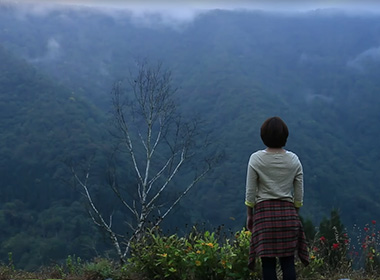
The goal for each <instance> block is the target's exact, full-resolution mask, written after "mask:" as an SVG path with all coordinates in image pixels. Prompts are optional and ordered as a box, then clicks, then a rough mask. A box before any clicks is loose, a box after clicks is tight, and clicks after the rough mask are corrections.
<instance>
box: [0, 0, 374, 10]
mask: <svg viewBox="0 0 380 280" xmlns="http://www.w3.org/2000/svg"><path fill="white" fill-rule="evenodd" d="M1 1H3V2H4V1H9V2H12V1H10V0H0V2H1ZM13 2H18V3H44V4H52V3H59V4H69V5H90V6H113V7H122V8H131V9H137V8H140V9H165V8H169V9H170V8H182V9H185V8H187V9H214V8H221V9H233V8H249V9H265V10H284V11H305V10H314V9H321V8H345V9H350V10H358V9H360V10H373V9H379V10H380V1H379V0H292V1H286V0H235V1H234V0H110V1H106V0H80V1H75V0H13Z"/></svg>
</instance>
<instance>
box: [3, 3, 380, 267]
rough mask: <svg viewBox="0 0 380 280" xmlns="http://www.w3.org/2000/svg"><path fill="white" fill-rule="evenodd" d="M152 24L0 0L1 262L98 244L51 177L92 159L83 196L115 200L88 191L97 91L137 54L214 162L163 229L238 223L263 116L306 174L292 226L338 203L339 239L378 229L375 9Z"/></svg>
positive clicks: (102, 142)
mask: <svg viewBox="0 0 380 280" xmlns="http://www.w3.org/2000/svg"><path fill="white" fill-rule="evenodd" d="M157 18H158V19H160V17H159V16H157ZM160 22H161V23H157V24H147V23H146V22H145V23H144V24H143V22H142V21H141V20H140V21H136V18H133V17H132V16H131V14H129V13H127V12H125V13H124V12H116V13H114V14H111V13H108V14H105V13H102V12H100V11H98V10H93V9H89V8H82V9H79V10H75V9H74V10H72V9H57V10H52V11H50V12H46V13H28V12H25V10H19V9H18V8H16V7H14V6H12V5H2V4H0V117H1V121H0V127H1V134H0V139H1V141H0V143H1V144H0V161H1V168H0V178H1V186H0V193H1V195H0V229H1V239H0V242H1V245H0V258H1V259H3V260H6V259H7V255H8V252H10V251H12V252H13V256H14V261H15V263H16V264H17V265H19V266H20V267H25V268H31V267H36V266H38V265H40V264H43V263H49V262H51V261H52V260H62V259H64V258H65V257H66V256H67V255H68V254H77V255H78V256H82V257H84V258H85V257H91V256H94V255H96V254H97V253H98V252H104V251H106V250H109V249H110V244H107V242H106V238H104V236H102V234H101V233H100V232H98V231H97V230H96V229H94V228H93V227H92V222H91V220H90V218H89V217H88V216H87V213H86V209H85V208H84V207H83V201H82V200H81V197H80V194H79V190H78V189H76V188H74V187H70V186H69V185H68V184H67V182H65V181H63V180H62V179H68V178H69V176H70V174H69V173H70V172H68V170H67V168H66V165H65V164H64V162H65V161H66V160H67V159H73V160H75V161H81V160H86V159H88V157H91V156H93V155H94V153H95V154H96V157H97V160H99V161H97V162H98V165H97V166H94V168H95V169H94V170H97V171H96V172H95V175H96V176H97V179H98V181H99V185H98V186H97V187H96V189H95V190H94V197H93V198H94V200H95V201H96V202H99V201H102V202H103V208H102V210H105V211H111V209H112V206H113V205H114V203H115V200H114V199H113V198H112V197H110V196H108V195H107V190H108V189H107V190H104V189H103V188H101V187H100V185H101V184H100V182H101V183H106V181H107V177H106V174H105V173H104V170H106V167H107V163H108V161H107V157H106V155H107V153H102V152H99V151H105V150H111V149H112V141H111V140H110V136H109V134H108V126H109V122H108V121H109V119H110V116H109V111H110V108H111V99H110V96H109V92H110V90H111V89H112V85H113V84H114V82H115V81H117V80H120V79H121V78H123V77H125V76H126V75H128V69H130V68H131V66H133V65H134V59H135V58H136V57H147V58H148V59H149V60H151V61H156V60H161V61H162V62H163V64H164V65H165V67H167V68H168V69H170V70H171V72H172V78H173V84H174V85H178V86H179V88H178V94H179V100H178V101H179V103H180V105H181V106H180V108H181V114H183V115H184V116H189V115H193V114H194V113H195V114H197V115H199V116H200V118H201V119H203V120H205V121H206V123H205V124H206V125H207V129H208V130H209V131H212V132H213V135H212V136H213V139H215V140H214V141H215V143H214V144H215V145H216V146H218V152H220V153H223V154H224V156H225V158H224V160H223V161H222V162H220V163H219V164H218V165H217V166H216V168H215V169H214V170H213V172H212V174H210V175H208V176H207V177H206V178H205V179H204V180H203V181H202V182H200V184H199V185H198V186H197V187H196V188H194V189H193V190H192V192H191V195H190V196H188V197H186V198H184V200H183V201H182V202H181V203H180V205H179V207H178V208H176V210H173V212H172V213H171V214H170V215H168V217H167V218H168V219H167V223H166V226H167V228H169V229H170V230H175V228H176V227H178V230H179V231H181V230H185V229H184V228H185V227H186V224H189V225H191V224H194V223H204V224H205V225H207V227H213V226H219V225H221V224H224V225H225V226H226V227H227V228H229V227H231V228H233V229H241V227H242V225H243V224H244V221H245V218H244V214H245V212H244V211H243V208H244V203H243V200H244V185H245V172H246V164H247V161H248V158H249V155H250V153H251V152H253V151H254V150H256V149H259V148H262V147H263V145H262V143H261V140H260V138H259V127H260V125H261V123H262V122H263V120H265V119H266V118H267V117H268V116H272V115H279V116H281V117H282V118H283V119H284V120H285V121H286V122H287V123H288V125H289V129H290V137H289V140H288V146H287V148H288V149H289V150H292V151H294V152H296V153H297V154H298V155H299V157H300V159H301V161H302V163H303V165H304V171H305V203H304V204H305V206H304V207H303V209H302V212H301V214H302V215H303V217H304V218H307V219H311V220H312V221H313V222H315V223H316V224H317V223H319V221H321V220H322V219H323V217H324V216H327V215H328V214H329V213H330V211H331V209H333V208H338V209H340V215H341V218H342V221H343V223H344V225H346V226H347V227H348V230H349V227H350V226H351V225H353V224H354V223H357V224H361V223H362V224H365V223H367V222H368V221H371V220H380V216H379V213H380V203H379V199H378V198H379V197H380V195H379V194H380V193H379V183H378V182H379V181H380V174H379V172H378V170H379V167H380V162H379V160H380V150H379V149H378V148H377V142H378V139H379V136H380V135H379V134H380V129H379V120H380V108H379V106H380V96H379V90H380V80H379V79H378V77H379V74H380V59H379V58H380V55H379V47H380V42H379V41H378V38H380V34H379V33H380V20H379V18H378V17H377V16H372V15H369V14H362V15H349V14H345V13H343V12H340V11H324V10H319V11H313V12H305V13H302V14H298V15H289V14H271V13H266V12H260V11H223V10H215V11H210V12H207V13H203V14H200V15H198V16H197V17H196V18H194V20H193V21H189V22H186V23H183V24H181V25H176V26H175V28H174V25H167V24H166V23H165V21H163V20H162V21H160ZM115 219H116V220H118V219H119V221H120V220H122V219H121V217H120V216H119V212H118V211H116V212H115ZM115 225H116V224H115ZM94 233H96V234H94Z"/></svg>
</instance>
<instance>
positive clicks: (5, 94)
mask: <svg viewBox="0 0 380 280" xmlns="http://www.w3.org/2000/svg"><path fill="white" fill-rule="evenodd" d="M0 61H1V63H0V119H1V122H0V131H1V133H0V143H1V145H0V166H1V168H0V178H1V185H0V203H1V204H0V205H1V206H0V227H1V239H0V242H1V246H0V247H1V248H0V255H1V258H2V259H6V258H7V257H6V256H7V254H8V252H12V253H13V256H14V261H15V263H16V264H17V265H22V266H24V267H29V268H32V267H35V266H36V265H40V264H41V263H42V262H44V263H46V264H48V263H49V262H51V259H53V258H56V259H57V260H58V259H59V258H61V259H64V258H66V257H67V255H68V254H72V253H73V252H75V251H76V253H77V254H79V255H81V254H83V253H84V252H87V251H88V250H89V249H88V248H86V246H90V245H89V244H90V242H91V240H89V237H90V234H91V236H94V235H93V233H92V231H93V229H92V225H91V223H89V222H88V220H87V214H86V212H85V211H84V210H85V209H84V208H83V205H81V204H80V203H78V198H79V192H78V190H76V189H74V187H73V186H72V185H70V184H69V183H68V181H69V179H70V176H68V175H69V173H68V170H67V169H68V167H67V166H66V165H65V162H68V163H69V162H70V161H73V162H77V161H79V160H80V159H83V158H86V157H90V156H92V155H94V154H95V152H96V151H97V150H99V148H100V147H102V146H103V147H104V142H102V140H101V137H102V132H101V131H99V130H98V129H99V128H101V127H102V126H101V123H104V115H103V114H102V113H101V112H100V111H99V110H98V109H96V108H95V107H94V106H93V105H91V104H90V103H89V102H86V101H84V100H83V98H82V97H81V96H78V95H76V94H75V92H72V91H70V90H68V89H67V88H65V87H63V86H59V85H57V84H56V83H54V82H53V81H51V79H50V78H47V77H46V76H44V75H42V74H41V73H39V71H38V70H36V69H35V68H34V67H33V66H30V65H29V64H27V63H26V62H25V61H23V60H20V59H18V58H15V57H14V55H13V54H11V53H10V52H9V51H7V50H5V49H4V48H3V47H2V46H0ZM63 180H66V182H64V181H63ZM49 216H50V217H49ZM86 234H87V236H86ZM68 240H70V244H66V242H67V241H68Z"/></svg>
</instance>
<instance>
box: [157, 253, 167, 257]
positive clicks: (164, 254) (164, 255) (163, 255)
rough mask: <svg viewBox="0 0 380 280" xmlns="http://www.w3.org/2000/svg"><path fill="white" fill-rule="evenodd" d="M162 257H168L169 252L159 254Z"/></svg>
mask: <svg viewBox="0 0 380 280" xmlns="http://www.w3.org/2000/svg"><path fill="white" fill-rule="evenodd" d="M159 255H160V256H161V257H164V258H167V257H168V254H166V253H163V254H159Z"/></svg>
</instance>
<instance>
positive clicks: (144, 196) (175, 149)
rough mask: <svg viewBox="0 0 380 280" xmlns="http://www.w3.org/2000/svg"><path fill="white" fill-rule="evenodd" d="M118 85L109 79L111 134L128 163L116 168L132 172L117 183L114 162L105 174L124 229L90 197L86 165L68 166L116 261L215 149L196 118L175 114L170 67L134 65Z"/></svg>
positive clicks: (189, 184) (201, 171) (203, 168)
mask: <svg viewBox="0 0 380 280" xmlns="http://www.w3.org/2000/svg"><path fill="white" fill-rule="evenodd" d="M124 84H125V83H124V82H123V81H119V82H117V83H115V84H114V87H113V89H112V91H111V96H112V105H113V107H112V108H113V120H114V123H115V128H116V130H115V132H114V133H113V134H112V135H113V136H114V137H115V138H116V139H117V140H118V141H117V142H118V145H117V149H115V152H116V154H117V155H119V156H120V155H121V156H122V157H123V158H129V163H130V164H126V161H122V162H124V166H122V167H121V168H124V169H126V168H127V169H128V168H129V169H130V170H129V171H127V172H128V174H129V175H131V174H133V177H134V181H135V182H136V183H135V184H127V185H126V183H120V181H121V180H119V178H118V177H119V175H118V174H119V173H117V172H116V170H117V169H118V168H120V166H116V167H115V169H112V170H110V171H109V172H108V175H109V176H108V178H109V183H110V184H109V185H110V186H111V189H112V191H113V193H114V194H115V195H116V197H117V198H118V199H119V200H120V201H121V203H122V205H123V207H124V209H125V211H126V212H127V213H129V215H128V218H127V219H126V220H125V221H124V222H125V224H127V225H128V227H129V231H130V232H131V233H130V234H126V233H125V232H127V231H124V232H123V233H118V232H116V231H115V230H114V229H113V227H112V215H111V216H110V217H109V218H107V219H105V218H104V215H103V214H102V213H101V211H100V210H99V209H100V207H98V206H99V204H98V205H97V203H95V202H94V200H93V198H92V196H91V191H90V189H91V187H90V184H89V177H90V172H89V170H87V172H86V173H85V174H84V176H83V177H81V176H79V175H78V173H77V172H76V170H75V169H74V168H73V169H72V171H73V174H74V178H75V180H76V182H77V183H79V185H80V186H81V187H82V190H83V191H84V195H85V197H86V199H87V202H88V205H89V206H90V207H89V209H90V214H91V217H92V220H93V222H94V223H95V224H96V225H97V226H99V227H100V228H102V229H103V230H104V231H105V232H106V233H107V234H108V236H109V238H110V239H111V241H112V243H113V245H114V247H115V249H116V251H117V254H118V256H119V258H120V260H121V262H125V261H126V256H127V254H128V252H129V250H130V246H131V242H133V241H138V240H140V239H141V237H143V235H144V234H145V232H146V230H147V229H148V228H153V227H156V226H158V225H159V224H160V223H161V222H162V221H163V220H164V219H165V218H166V217H167V215H168V214H169V213H170V212H171V211H172V210H173V208H174V207H175V206H176V205H178V203H179V202H180V201H181V199H182V198H183V197H184V196H185V195H186V194H187V193H188V192H189V191H190V190H191V189H192V188H193V187H194V186H195V185H196V184H197V183H198V182H199V180H201V179H202V178H203V177H204V176H205V175H206V174H207V173H208V172H209V171H210V170H211V168H212V165H213V164H214V163H215V161H216V159H217V156H216V154H215V153H212V152H211V153H210V152H209V151H210V148H209V144H210V141H209V140H208V135H207V134H206V133H203V132H202V128H201V126H200V124H201V123H200V122H199V121H196V120H191V121H185V118H184V117H183V116H181V114H180V113H179V110H178V106H177V104H176V102H175V98H174V97H175V93H176V92H177V90H176V88H173V87H172V79H171V72H170V71H168V70H165V69H164V68H163V67H162V64H160V63H158V64H157V65H154V66H152V65H151V64H149V63H147V62H144V63H141V64H139V66H138V70H137V71H136V73H131V74H130V77H129V79H127V82H126V85H127V87H126V88H125V87H124ZM206 148H207V151H206ZM125 155H127V157H125ZM194 160H196V164H193V163H195V162H194ZM180 174H182V175H180ZM177 177H181V181H180V182H181V183H178V181H177V180H175V179H176V178H177ZM128 181H129V182H130V181H132V180H130V178H129V180H128ZM173 193H175V195H173ZM164 194H166V196H165V197H164ZM167 194H169V196H167ZM168 197H170V198H171V199H168ZM153 214H154V216H155V218H154V219H153V218H152V216H153Z"/></svg>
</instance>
